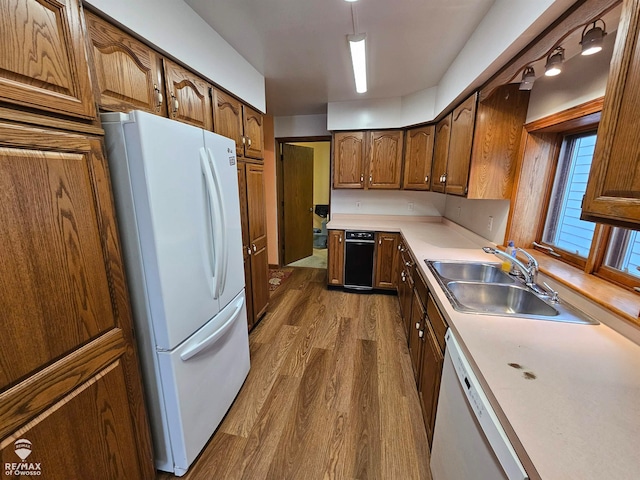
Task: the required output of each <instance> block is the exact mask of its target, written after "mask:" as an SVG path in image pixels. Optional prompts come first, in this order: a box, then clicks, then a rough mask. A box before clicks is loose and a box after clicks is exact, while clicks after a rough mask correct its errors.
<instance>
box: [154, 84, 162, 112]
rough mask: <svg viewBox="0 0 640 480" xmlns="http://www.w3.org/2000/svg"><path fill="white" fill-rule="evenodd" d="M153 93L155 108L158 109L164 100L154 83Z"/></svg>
mask: <svg viewBox="0 0 640 480" xmlns="http://www.w3.org/2000/svg"><path fill="white" fill-rule="evenodd" d="M153 91H154V92H155V94H156V108H158V109H159V108H160V107H161V106H162V101H163V100H164V98H163V96H162V92H161V91H160V89H159V88H158V85H156V84H155V83H154V84H153Z"/></svg>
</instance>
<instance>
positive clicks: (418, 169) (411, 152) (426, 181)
mask: <svg viewBox="0 0 640 480" xmlns="http://www.w3.org/2000/svg"><path fill="white" fill-rule="evenodd" d="M434 136H435V126H433V125H428V126H426V127H419V128H413V129H411V130H409V131H407V135H406V140H405V141H406V144H405V149H404V179H403V182H402V188H403V189H404V190H429V186H430V185H431V160H432V158H433V139H434Z"/></svg>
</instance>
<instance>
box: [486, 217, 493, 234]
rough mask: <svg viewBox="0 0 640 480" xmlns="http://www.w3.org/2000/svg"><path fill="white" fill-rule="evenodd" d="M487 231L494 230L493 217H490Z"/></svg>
mask: <svg viewBox="0 0 640 480" xmlns="http://www.w3.org/2000/svg"><path fill="white" fill-rule="evenodd" d="M487 230H489V231H491V230H493V217H489V223H487Z"/></svg>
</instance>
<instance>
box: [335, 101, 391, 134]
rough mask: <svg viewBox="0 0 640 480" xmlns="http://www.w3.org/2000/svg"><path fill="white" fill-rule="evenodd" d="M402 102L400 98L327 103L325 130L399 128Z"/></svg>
mask: <svg viewBox="0 0 640 480" xmlns="http://www.w3.org/2000/svg"><path fill="white" fill-rule="evenodd" d="M401 126H402V100H401V99H400V97H395V98H379V99H371V100H352V101H349V102H329V104H328V105H327V129H329V130H362V129H371V128H400V127H401Z"/></svg>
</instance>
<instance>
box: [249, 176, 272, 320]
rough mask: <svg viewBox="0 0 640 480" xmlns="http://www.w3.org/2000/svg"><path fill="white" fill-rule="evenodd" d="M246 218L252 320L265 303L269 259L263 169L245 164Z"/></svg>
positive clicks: (261, 312)
mask: <svg viewBox="0 0 640 480" xmlns="http://www.w3.org/2000/svg"><path fill="white" fill-rule="evenodd" d="M246 172H247V216H248V218H249V247H250V248H251V280H252V281H251V283H252V285H251V287H252V289H253V312H254V318H256V319H258V318H259V317H260V316H262V314H263V313H264V312H265V311H266V309H267V305H268V304H269V260H268V257H267V212H266V208H265V200H264V193H265V192H264V167H263V166H262V165H255V164H247V165H246Z"/></svg>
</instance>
